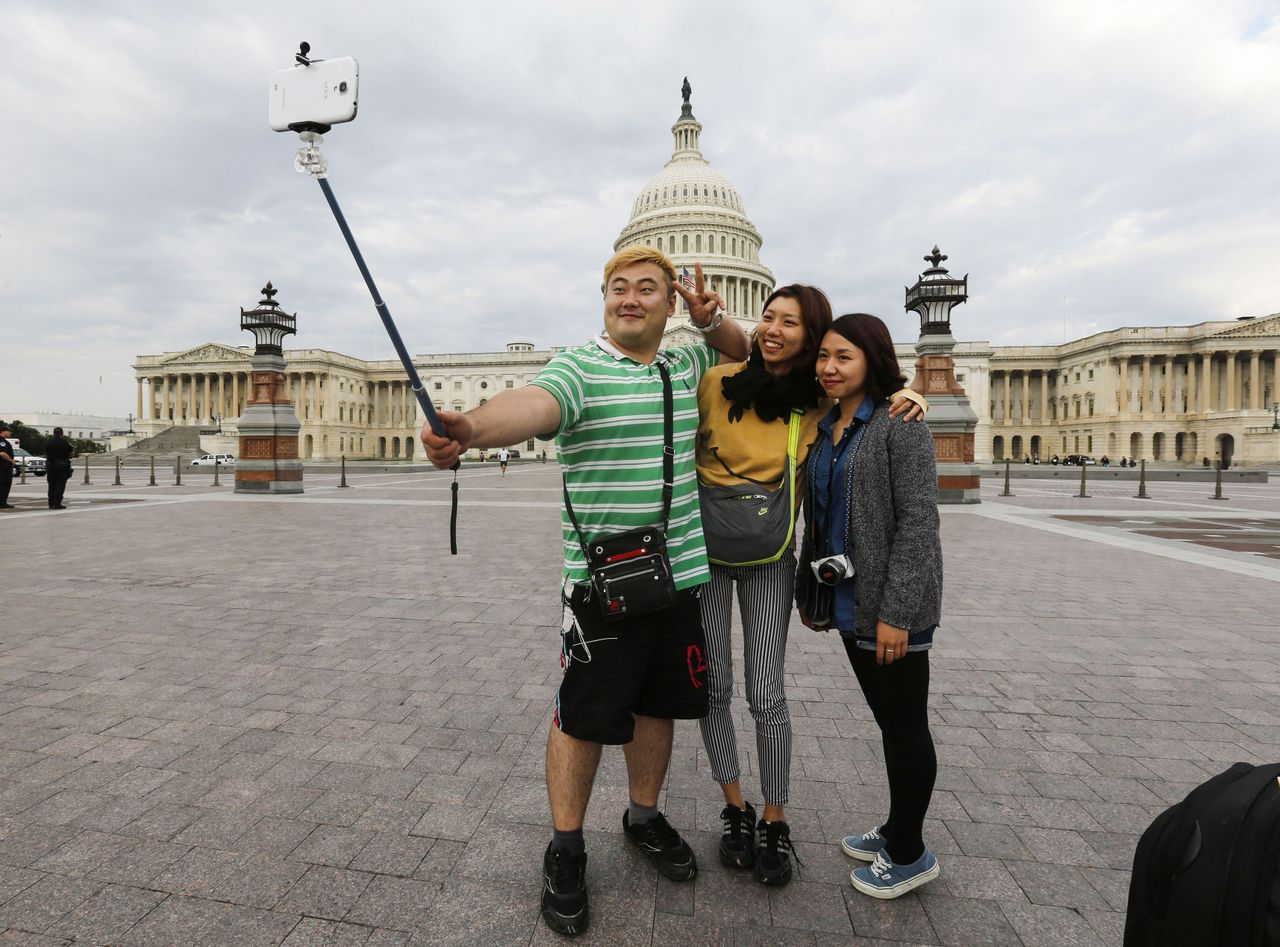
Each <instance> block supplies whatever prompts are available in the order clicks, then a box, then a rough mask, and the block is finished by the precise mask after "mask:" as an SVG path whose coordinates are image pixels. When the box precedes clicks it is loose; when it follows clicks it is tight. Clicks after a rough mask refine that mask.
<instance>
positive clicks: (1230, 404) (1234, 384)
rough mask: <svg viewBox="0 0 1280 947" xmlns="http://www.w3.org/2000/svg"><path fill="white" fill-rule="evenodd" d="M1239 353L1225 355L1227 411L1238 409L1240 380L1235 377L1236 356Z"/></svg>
mask: <svg viewBox="0 0 1280 947" xmlns="http://www.w3.org/2000/svg"><path fill="white" fill-rule="evenodd" d="M1239 354H1240V353H1239V352H1228V353H1227V410H1228V411H1237V410H1239V408H1240V391H1239V388H1240V379H1239V378H1238V377H1237V375H1236V356H1237V355H1239Z"/></svg>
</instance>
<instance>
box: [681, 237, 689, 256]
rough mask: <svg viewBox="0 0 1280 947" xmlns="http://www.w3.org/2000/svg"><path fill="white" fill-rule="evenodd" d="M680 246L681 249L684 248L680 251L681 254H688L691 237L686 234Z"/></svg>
mask: <svg viewBox="0 0 1280 947" xmlns="http://www.w3.org/2000/svg"><path fill="white" fill-rule="evenodd" d="M680 245H681V247H682V248H683V249H682V250H681V251H680V252H681V253H688V252H689V235H688V234H684V235H683V236H682V237H681V238H680Z"/></svg>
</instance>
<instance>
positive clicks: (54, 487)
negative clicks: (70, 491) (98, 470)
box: [44, 427, 75, 510]
mask: <svg viewBox="0 0 1280 947" xmlns="http://www.w3.org/2000/svg"><path fill="white" fill-rule="evenodd" d="M74 456H75V448H74V447H72V446H71V442H70V441H68V440H67V439H66V438H65V437H63V436H62V428H60V427H55V428H54V429H53V437H51V438H50V439H49V442H48V443H47V444H45V447H44V460H45V473H44V478H45V480H46V481H48V484H49V509H51V510H65V509H66V507H65V506H63V505H62V495H63V493H65V492H66V489H67V481H68V480H70V479H71V458H72V457H74Z"/></svg>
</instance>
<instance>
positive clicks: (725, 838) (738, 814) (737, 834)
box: [720, 802, 756, 868]
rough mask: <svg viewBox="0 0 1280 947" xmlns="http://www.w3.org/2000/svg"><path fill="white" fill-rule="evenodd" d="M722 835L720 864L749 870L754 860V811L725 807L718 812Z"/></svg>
mask: <svg viewBox="0 0 1280 947" xmlns="http://www.w3.org/2000/svg"><path fill="white" fill-rule="evenodd" d="M720 818H721V819H722V820H723V821H724V834H723V835H721V836H720V864H722V865H727V866H728V867H730V868H750V867H751V866H752V865H753V864H755V860H756V810H755V809H753V808H752V807H751V803H749V802H748V803H747V808H746V809H739V808H738V807H737V806H725V807H724V808H723V809H721V810H720Z"/></svg>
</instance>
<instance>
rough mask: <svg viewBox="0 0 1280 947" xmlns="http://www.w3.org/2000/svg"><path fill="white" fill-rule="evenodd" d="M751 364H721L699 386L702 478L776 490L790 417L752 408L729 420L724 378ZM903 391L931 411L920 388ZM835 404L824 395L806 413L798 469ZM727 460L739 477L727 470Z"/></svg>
mask: <svg viewBox="0 0 1280 947" xmlns="http://www.w3.org/2000/svg"><path fill="white" fill-rule="evenodd" d="M746 367H747V363H746V362H736V363H731V364H726V365H716V366H714V367H713V368H711V370H710V371H708V372H707V373H706V374H704V375H703V376H702V381H701V382H700V383H699V384H698V416H699V418H700V421H699V424H698V448H697V466H698V480H699V481H700V482H702V483H705V484H707V485H708V486H714V487H727V486H734V485H736V484H740V483H742V480H741V479H739V478H741V477H750V478H751V479H752V480H758V481H761V482H763V483H765V484H767V485H768V486H769V487H771V488H776V487H777V486H778V485H779V484H780V483H781V482H782V477H783V475H784V474H786V472H787V421H786V419H780V420H777V421H767V422H766V421H762V420H760V415H758V414H756V413H755V411H753V410H750V409H748V410H747V411H745V412H743V415H742V417H741V418H740V419H739V420H737V421H734V422H732V423H731V422H730V421H729V401H728V400H727V399H726V398H725V396H724V390H723V388H722V386H721V381H722V380H723V379H724V377H725V376H726V375H733V374H737V373H738V372H740V371H742V370H743V369H744V368H746ZM898 395H904V396H906V397H908V398H910V399H911V400H912V401H915V402H917V403H919V404H921V405H923V406H924V408H925V410H926V411H927V410H928V407H929V406H928V403H927V402H926V401H925V399H924V398H923V397H921V396H920V395H918V394H916V393H915V392H914V391H911V390H909V389H906V388H904V389H903V390H902V391H900V392H897V393H895V394H894V397H895V398H896V397H898ZM831 405H832V402H831V401H829V400H827V399H825V398H823V399H820V400H819V402H818V406H817V407H816V408H809V409H808V410H806V411H805V413H804V419H803V422H802V425H801V428H800V450H799V453H798V455H797V458H796V464H797V469H800V468H802V467H803V465H804V463H805V461H806V460H808V459H809V448H810V447H812V446H813V443H814V441H816V440H817V439H818V422H819V421H820V420H822V418H823V417H825V416H826V414H827V412H828V411H830V410H831ZM717 457H719V460H717ZM721 461H723V462H724V463H723V464H722V463H721ZM725 464H727V465H728V466H729V467H731V468H733V471H734V473H736V474H737V475H738V476H737V477H735V476H733V475H732V474H730V473H729V471H727V470H725V467H724V465H725ZM796 479H797V481H799V482H798V483H797V485H796V501H797V502H799V499H800V494H801V493H802V492H803V486H802V483H803V480H802V479H801V478H800V477H799V476H797V478H796Z"/></svg>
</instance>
